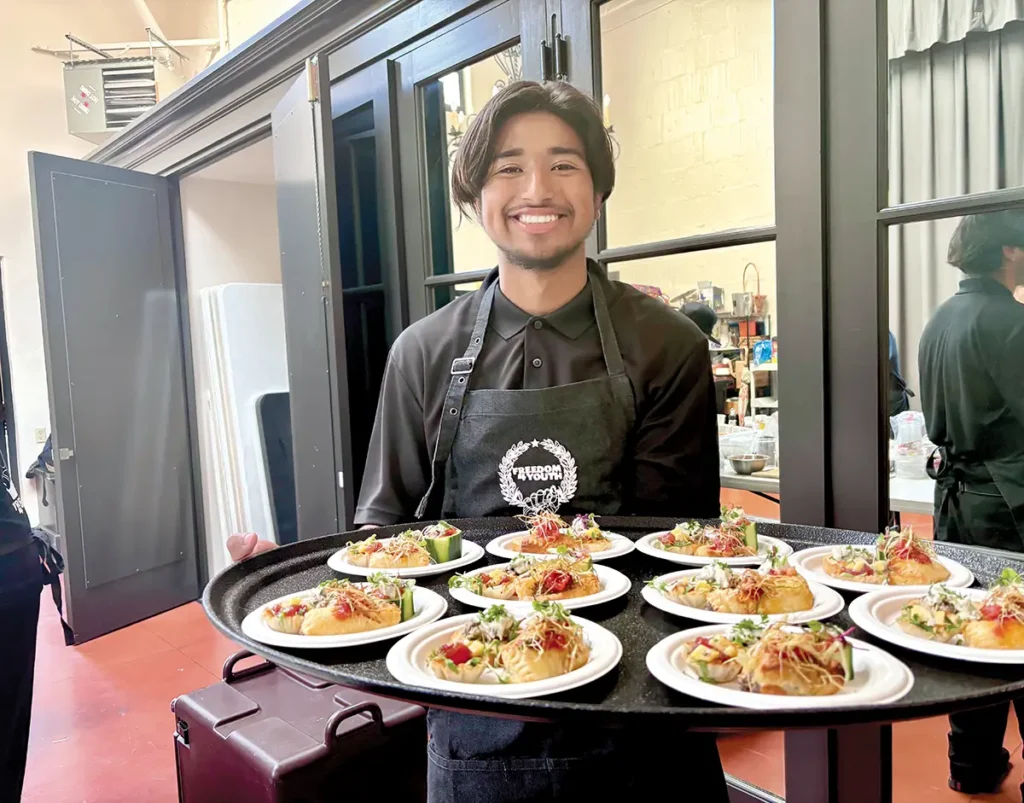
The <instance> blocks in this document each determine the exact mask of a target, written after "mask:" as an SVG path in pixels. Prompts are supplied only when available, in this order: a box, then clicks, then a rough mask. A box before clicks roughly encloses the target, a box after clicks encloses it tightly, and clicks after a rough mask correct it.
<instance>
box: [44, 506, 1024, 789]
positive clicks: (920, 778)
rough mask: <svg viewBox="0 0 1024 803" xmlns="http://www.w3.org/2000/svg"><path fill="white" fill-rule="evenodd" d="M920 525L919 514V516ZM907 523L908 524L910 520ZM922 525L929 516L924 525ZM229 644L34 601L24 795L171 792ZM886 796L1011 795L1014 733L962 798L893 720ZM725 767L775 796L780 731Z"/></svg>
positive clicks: (935, 731) (192, 621)
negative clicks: (999, 759)
mask: <svg viewBox="0 0 1024 803" xmlns="http://www.w3.org/2000/svg"><path fill="white" fill-rule="evenodd" d="M743 497H746V498H743V499H742V500H739V499H738V500H737V501H742V502H743V503H744V504H745V505H746V506H747V509H748V510H749V511H750V513H751V514H753V515H764V516H771V515H778V514H777V512H773V511H772V508H773V507H774V506H773V505H771V504H770V503H767V502H765V503H764V508H763V509H762V508H760V507H759V506H758V505H757V504H756V503H755V501H754V498H752V497H748V496H747V495H746V494H744V495H743ZM925 524H928V525H930V520H928V519H927V518H925V519H924V521H922V522H920V525H922V526H923V525H925ZM916 526H918V523H917V522H915V527H916ZM929 530H930V526H929ZM235 649H236V647H235V645H234V644H232V642H231V641H230V640H228V639H226V638H224V637H223V636H221V635H220V634H219V633H218V632H217V631H215V630H214V628H213V626H212V625H211V624H209V622H208V621H207V620H206V617H205V616H204V614H203V611H202V608H201V607H200V606H199V604H198V603H191V604H189V605H184V606H182V607H180V608H176V609H174V610H172V611H168V612H167V613H163V614H161V615H159V616H155V617H153V618H151V619H147V620H146V621H144V622H139V623H137V624H134V625H131V626H130V627H126V628H124V629H123V630H119V631H117V632H115V633H111V634H109V635H107V636H103V637H102V638H98V639H95V640H94V641H90V642H88V643H86V644H83V645H82V646H80V647H70V648H68V647H65V646H64V642H63V638H62V635H61V629H60V625H59V623H58V621H57V618H56V613H55V611H54V610H53V606H52V604H51V603H50V601H49V599H48V598H47V597H45V596H44V598H43V600H42V614H41V616H40V621H39V647H38V656H37V659H36V683H37V694H36V698H35V705H34V707H33V714H32V735H31V744H30V747H29V764H28V773H27V777H26V783H25V796H24V800H25V801H26V803H73V802H74V803H78V802H79V801H81V802H82V803H164V802H165V801H168V802H169V801H175V800H177V790H176V783H175V773H174V751H173V747H172V734H173V731H174V721H173V718H172V716H171V711H170V702H171V700H172V699H174V698H175V697H176V696H178V695H180V694H184V693H186V692H189V691H192V690H193V689H199V688H202V687H204V686H208V685H210V684H212V683H215V682H217V681H218V680H219V679H220V668H221V665H222V663H223V661H224V659H225V658H226V657H227V656H228V655H230V654H231V653H233V652H234V651H235ZM893 741H894V748H893V749H894V755H893V765H894V767H895V770H894V793H893V799H894V800H895V801H896V803H919V801H922V800H928V801H929V803H947V801H948V803H954V802H955V803H968V801H977V803H1019V801H1020V797H1019V795H1018V794H1017V791H1016V790H1017V786H1018V785H1019V784H1020V782H1021V761H1020V759H1019V756H1020V751H1021V740H1020V737H1019V736H1018V735H1017V726H1016V722H1015V721H1012V720H1011V722H1010V725H1009V727H1008V728H1007V732H1006V742H1005V744H1006V747H1007V749H1009V750H1010V752H1011V754H1014V755H1015V756H1017V758H1015V759H1014V764H1015V766H1014V769H1013V771H1012V772H1011V773H1010V777H1009V778H1008V779H1007V780H1006V782H1005V783H1004V784H1003V789H1002V791H1001V792H1000V793H999V794H998V795H984V796H979V797H974V798H969V797H968V796H966V795H960V794H957V793H955V792H952V791H950V790H949V788H948V787H947V786H946V758H945V756H946V721H945V719H943V718H938V719H925V720H919V721H917V722H908V723H903V724H899V725H896V726H895V728H894V729H893ZM720 749H721V753H722V759H723V761H724V763H725V768H726V771H727V772H730V773H732V774H733V775H736V776H738V777H740V778H743V779H745V780H747V781H749V782H751V783H754V784H757V785H758V786H760V787H762V788H765V789H768V790H771V791H773V792H775V793H776V794H780V795H782V794H784V792H785V790H784V784H783V777H784V776H783V767H782V734H781V733H758V734H750V735H731V736H725V737H723V738H722V739H721V740H720Z"/></svg>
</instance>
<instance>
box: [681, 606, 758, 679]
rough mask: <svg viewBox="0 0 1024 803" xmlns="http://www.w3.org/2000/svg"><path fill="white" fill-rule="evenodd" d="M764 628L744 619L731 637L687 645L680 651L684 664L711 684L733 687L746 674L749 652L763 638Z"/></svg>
mask: <svg viewBox="0 0 1024 803" xmlns="http://www.w3.org/2000/svg"><path fill="white" fill-rule="evenodd" d="M763 628H764V623H763V622H762V623H761V624H760V625H757V624H755V623H754V622H752V621H751V620H750V619H744V620H743V621H742V622H739V623H737V624H736V625H734V626H733V628H732V630H730V631H729V632H728V633H720V634H718V635H715V636H711V637H707V636H700V637H698V638H695V639H692V640H689V641H684V642H683V646H682V647H680V648H679V649H680V653H681V655H682V656H683V663H684V664H685V666H686V667H687V668H688V669H689V670H690V671H691V672H693V673H694V674H695V675H696V676H697V677H698V678H700V679H701V680H703V681H705V682H707V683H731V682H732V681H734V680H736V679H737V678H739V676H740V675H741V674H742V673H743V660H744V658H745V657H746V654H747V650H748V649H749V647H750V645H751V644H753V643H755V642H756V641H757V639H758V637H760V635H761V633H762V631H763Z"/></svg>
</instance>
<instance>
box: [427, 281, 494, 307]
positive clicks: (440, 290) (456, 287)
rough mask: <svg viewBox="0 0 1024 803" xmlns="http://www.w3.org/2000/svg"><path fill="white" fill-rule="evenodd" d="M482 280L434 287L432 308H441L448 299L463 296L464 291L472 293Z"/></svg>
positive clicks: (452, 299)
mask: <svg viewBox="0 0 1024 803" xmlns="http://www.w3.org/2000/svg"><path fill="white" fill-rule="evenodd" d="M482 284H483V282H461V283H460V284H450V285H445V286H443V287H435V288H434V309H436V310H437V309H441V307H443V306H444V305H445V304H447V303H449V302H450V301H454V300H455V299H457V298H458V297H459V296H464V295H466V293H472V292H473V291H474V290H479V289H480V285H482Z"/></svg>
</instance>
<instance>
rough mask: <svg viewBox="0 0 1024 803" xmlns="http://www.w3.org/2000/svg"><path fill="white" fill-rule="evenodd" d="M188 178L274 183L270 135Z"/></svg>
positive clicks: (272, 150) (242, 182)
mask: <svg viewBox="0 0 1024 803" xmlns="http://www.w3.org/2000/svg"><path fill="white" fill-rule="evenodd" d="M189 178H197V179H203V180H205V181H233V182H235V183H237V184H262V185H271V184H273V183H274V146H273V140H272V139H271V138H270V137H267V138H266V139H261V140H260V141H259V142H256V143H254V144H252V145H250V146H248V147H247V148H243V149H242V150H240V151H236V152H235V153H233V154H231V155H230V156H227V157H225V158H223V159H221V160H220V161H219V162H214V163H213V164H212V165H210V166H209V167H204V168H203V169H202V170H200V171H198V172H196V173H192V174H191V175H190V176H189Z"/></svg>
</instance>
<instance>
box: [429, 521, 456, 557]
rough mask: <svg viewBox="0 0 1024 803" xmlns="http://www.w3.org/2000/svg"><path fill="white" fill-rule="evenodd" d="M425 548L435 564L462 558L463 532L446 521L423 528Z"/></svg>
mask: <svg viewBox="0 0 1024 803" xmlns="http://www.w3.org/2000/svg"><path fill="white" fill-rule="evenodd" d="M423 546H424V548H425V549H426V550H427V554H429V555H430V559H431V560H432V561H433V562H434V563H447V562H448V561H450V560H456V559H457V558H461V557H462V530H460V529H459V528H458V527H453V526H452V525H451V524H449V523H448V522H446V521H439V522H438V523H437V524H431V525H428V526H427V527H424V528H423Z"/></svg>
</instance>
